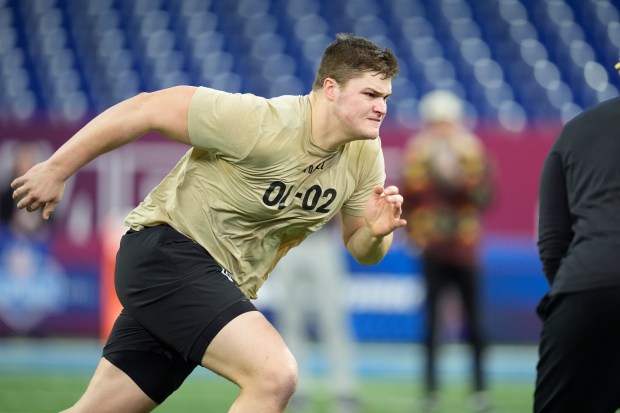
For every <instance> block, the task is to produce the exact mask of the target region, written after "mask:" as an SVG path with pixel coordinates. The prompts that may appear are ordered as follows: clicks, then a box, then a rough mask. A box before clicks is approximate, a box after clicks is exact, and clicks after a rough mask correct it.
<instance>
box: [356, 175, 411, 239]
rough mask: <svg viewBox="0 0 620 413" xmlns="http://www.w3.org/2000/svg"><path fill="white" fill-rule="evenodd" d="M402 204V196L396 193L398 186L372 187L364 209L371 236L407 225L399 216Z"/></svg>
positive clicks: (386, 233)
mask: <svg viewBox="0 0 620 413" xmlns="http://www.w3.org/2000/svg"><path fill="white" fill-rule="evenodd" d="M402 205H403V196H402V195H400V194H399V193H398V187H396V186H394V185H391V186H388V187H387V188H384V187H383V186H382V185H377V186H375V187H374V189H373V193H372V194H371V195H370V198H369V199H368V203H367V204H366V209H365V210H364V219H365V220H366V223H367V224H368V225H369V227H370V230H371V233H372V235H373V236H376V237H384V236H386V235H388V234H389V233H391V232H392V231H394V230H395V229H396V228H399V227H402V226H405V225H407V221H406V220H404V219H402V218H401V217H400V215H401V213H402Z"/></svg>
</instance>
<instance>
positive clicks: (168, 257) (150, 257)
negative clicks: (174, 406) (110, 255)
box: [103, 225, 256, 403]
mask: <svg viewBox="0 0 620 413" xmlns="http://www.w3.org/2000/svg"><path fill="white" fill-rule="evenodd" d="M114 281H115V286H116V293H117V295H118V298H119V300H120V302H121V304H122V305H123V310H122V312H121V314H120V315H119V317H118V319H117V320H116V322H115V324H114V326H113V328H112V331H111V333H110V336H109V338H108V341H107V343H106V345H105V347H104V349H103V356H104V357H105V358H106V359H107V360H108V361H110V362H111V363H112V364H114V365H115V366H117V367H118V368H120V369H121V370H123V371H124V372H125V373H127V374H128V375H129V376H130V377H131V378H132V379H133V380H134V381H135V382H136V383H137V384H138V386H140V388H141V389H142V390H143V391H144V392H145V393H146V394H147V395H148V396H149V397H151V398H152V399H153V400H154V401H155V402H157V403H161V402H162V401H163V400H164V399H165V398H166V397H168V396H169V395H170V394H171V393H172V392H173V391H174V390H176V389H177V388H178V387H179V386H180V384H181V383H182V382H183V380H185V378H186V377H187V376H188V375H189V374H190V373H191V372H192V370H193V369H194V368H195V367H196V366H197V365H199V364H200V362H201V360H202V356H203V354H204V352H205V350H206V349H207V346H208V345H209V343H210V342H211V340H212V339H213V338H214V337H215V336H216V334H217V333H218V332H219V331H220V330H221V329H222V328H223V327H224V326H225V325H226V324H227V323H229V322H230V321H231V320H232V319H234V318H235V317H237V316H238V315H240V314H242V313H245V312H248V311H256V308H255V307H254V305H253V304H252V303H251V302H250V301H249V300H248V299H247V297H246V296H245V295H244V294H243V293H242V292H241V290H240V289H239V288H238V287H237V285H236V284H235V283H234V281H233V280H232V278H231V277H230V276H229V272H228V271H227V270H225V269H224V268H222V267H221V266H220V265H219V264H218V263H217V262H216V261H215V260H214V259H213V257H211V255H210V254H209V253H208V252H207V251H206V250H205V249H204V248H203V247H202V246H200V245H199V244H197V243H195V242H193V241H192V240H191V239H189V238H187V237H186V236H184V235H182V234H181V233H179V232H177V231H176V230H174V229H173V228H171V227H170V226H167V225H159V226H155V227H148V228H145V229H143V230H141V231H129V232H127V234H125V235H124V236H123V237H122V239H121V245H120V249H119V251H118V254H117V257H116V271H115V277H114Z"/></svg>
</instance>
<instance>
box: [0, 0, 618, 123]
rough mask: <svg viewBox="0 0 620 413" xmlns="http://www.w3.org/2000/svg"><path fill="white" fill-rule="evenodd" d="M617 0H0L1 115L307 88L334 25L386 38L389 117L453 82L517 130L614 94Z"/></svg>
mask: <svg viewBox="0 0 620 413" xmlns="http://www.w3.org/2000/svg"><path fill="white" fill-rule="evenodd" d="M617 3H618V2H617V0H613V1H612V0H434V1H424V0H383V1H380V0H350V1H347V0H210V1H209V0H132V1H123V0H0V109H1V111H0V112H1V113H2V115H1V118H2V119H7V118H15V119H22V120H26V119H29V118H30V117H32V116H34V115H35V114H36V113H38V112H45V113H49V114H50V116H51V117H52V118H59V119H64V120H79V119H81V118H83V117H85V116H88V115H90V114H92V113H94V112H97V111H100V110H102V109H103V108H105V107H107V106H110V105H111V104H114V103H115V102H118V101H120V100H122V99H124V98H126V97H128V96H131V95H133V94H135V93H137V92H139V91H149V90H155V89H159V88H163V87H168V86H172V85H177V84H196V85H198V84H200V85H206V86H212V87H215V88H220V89H224V90H228V91H231V92H250V93H255V94H259V95H264V96H274V95H279V94H303V93H306V92H307V91H308V90H309V89H310V87H311V85H312V82H313V80H314V79H313V76H314V71H315V68H316V64H317V61H318V59H319V57H320V55H321V53H322V51H323V49H324V47H325V46H326V44H327V43H328V42H330V41H331V40H332V39H333V37H334V34H335V33H338V32H352V33H356V34H359V35H362V36H365V37H368V38H370V39H372V40H373V41H375V42H377V43H379V44H381V45H383V46H386V47H390V48H392V49H393V50H394V51H395V52H396V54H397V55H398V57H399V60H400V62H401V65H402V71H401V75H400V76H399V78H398V79H396V80H395V82H394V95H393V98H392V100H391V102H390V105H391V106H390V110H391V112H392V114H395V116H394V115H392V117H391V121H393V122H399V123H400V124H401V125H403V126H410V125H411V123H410V122H411V118H412V116H413V114H414V113H415V108H416V105H417V102H418V100H419V98H420V96H421V95H422V94H423V93H425V92H427V91H429V90H431V89H434V88H447V89H451V90H453V91H455V92H456V93H458V94H459V95H461V96H462V97H463V98H464V99H465V100H466V101H467V102H468V106H467V111H468V113H469V114H470V116H471V118H473V119H477V120H478V121H479V122H491V123H494V122H499V123H501V124H502V125H504V126H505V127H507V128H513V129H519V128H522V127H523V126H524V125H525V124H526V123H527V122H536V121H542V122H544V121H546V120H556V121H557V119H561V120H563V121H566V120H567V119H569V118H571V117H572V116H574V115H575V114H576V113H578V112H579V111H580V110H581V109H582V108H584V107H587V106H590V105H593V104H595V103H597V102H599V101H601V100H604V99H608V98H610V97H613V96H616V95H618V87H620V79H619V76H618V73H617V72H616V70H615V69H614V67H613V66H614V64H615V63H616V62H617V60H618V56H619V53H620V22H619V19H618V4H617Z"/></svg>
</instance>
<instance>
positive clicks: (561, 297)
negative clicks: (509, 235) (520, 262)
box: [534, 98, 620, 413]
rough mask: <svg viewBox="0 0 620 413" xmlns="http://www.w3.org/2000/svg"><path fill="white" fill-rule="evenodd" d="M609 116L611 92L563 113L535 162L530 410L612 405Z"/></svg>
mask: <svg viewBox="0 0 620 413" xmlns="http://www.w3.org/2000/svg"><path fill="white" fill-rule="evenodd" d="M619 114H620V98H614V99H612V100H609V101H606V102H603V103H601V104H598V105H597V106H594V107H593V108H590V109H588V110H586V111H584V112H582V113H581V114H580V115H578V116H576V117H575V118H573V119H572V120H571V121H569V122H568V123H567V124H566V125H565V126H564V128H563V130H562V131H561V132H560V134H559V136H558V138H557V140H556V141H555V142H554V144H553V146H552V147H551V149H550V151H549V153H548V154H547V158H546V160H545V163H544V166H543V170H542V174H541V178H540V188H539V200H540V202H539V211H538V250H539V255H540V259H541V261H542V267H543V272H544V274H545V277H546V278H547V281H548V282H549V286H550V289H549V292H548V293H547V294H546V295H545V296H544V297H543V299H542V300H541V302H540V303H539V305H538V307H537V313H538V315H539V316H540V318H541V319H542V321H543V326H542V331H541V335H540V343H539V350H538V352H539V361H538V365H537V377H536V390H535V393H534V412H536V413H559V412H562V413H572V412H575V413H577V412H596V413H614V412H616V410H617V409H620V254H619V251H620V213H619V212H620V162H619V159H620V138H619V136H618V130H620V116H619Z"/></svg>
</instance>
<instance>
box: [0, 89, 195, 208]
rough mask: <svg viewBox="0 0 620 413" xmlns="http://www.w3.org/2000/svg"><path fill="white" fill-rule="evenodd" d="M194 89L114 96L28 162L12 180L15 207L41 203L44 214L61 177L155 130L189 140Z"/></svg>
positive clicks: (53, 203) (55, 200)
mask: <svg viewBox="0 0 620 413" xmlns="http://www.w3.org/2000/svg"><path fill="white" fill-rule="evenodd" d="M195 91H196V88H195V87H192V86H176V87H172V88H169V89H164V90H160V91H157V92H152V93H141V94H139V95H137V96H134V97H132V98H130V99H127V100H125V101H123V102H120V103H118V104H116V105H114V106H112V107H110V108H109V109H107V110H106V111H104V112H103V113H101V114H100V115H98V116H97V117H95V118H94V119H93V120H91V121H90V122H89V123H87V124H86V125H85V126H84V127H83V128H82V129H80V130H79V131H78V132H77V133H76V134H75V135H73V137H71V139H69V140H68V141H67V142H65V143H64V144H63V145H62V146H61V147H60V148H59V149H58V150H57V151H56V152H55V153H54V154H53V155H52V156H51V157H50V158H49V159H48V160H46V161H44V162H41V163H39V164H37V165H35V166H33V167H32V168H31V169H30V170H29V171H28V172H26V173H25V174H24V175H22V176H20V177H18V178H16V179H15V180H14V181H13V182H12V183H11V187H12V188H13V190H14V191H13V199H15V200H18V202H17V207H18V208H20V209H22V208H26V209H27V210H28V211H31V212H32V211H35V210H37V209H39V208H43V212H42V215H43V218H44V219H48V218H49V216H50V214H51V213H52V211H53V210H54V209H55V208H56V205H57V204H58V202H60V199H61V197H62V192H63V189H64V185H65V182H66V180H67V179H69V177H71V176H72V175H73V174H74V173H76V172H77V171H78V170H79V169H80V168H81V167H83V166H84V165H86V164H87V163H89V162H90V161H92V160H93V159H95V158H96V157H98V156H100V155H102V154H104V153H106V152H109V151H111V150H113V149H116V148H118V147H120V146H123V145H125V144H127V143H129V142H132V141H134V140H136V139H138V138H139V137H141V136H143V135H145V134H146V133H148V132H151V131H156V132H159V133H161V134H162V135H164V136H166V137H167V138H169V139H172V140H174V141H178V142H181V143H185V144H187V145H189V144H190V140H189V132H188V126H187V121H188V112H189V105H190V101H191V99H192V96H193V95H194V92H195Z"/></svg>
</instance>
